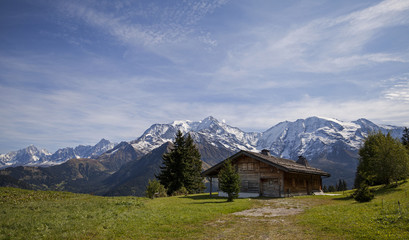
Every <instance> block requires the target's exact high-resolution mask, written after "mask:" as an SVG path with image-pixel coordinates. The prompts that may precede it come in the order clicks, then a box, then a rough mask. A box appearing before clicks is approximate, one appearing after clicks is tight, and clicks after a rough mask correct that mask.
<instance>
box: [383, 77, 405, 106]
mask: <svg viewBox="0 0 409 240" xmlns="http://www.w3.org/2000/svg"><path fill="white" fill-rule="evenodd" d="M385 85H386V90H384V97H385V98H387V99H390V100H393V101H399V102H400V101H401V102H405V103H409V74H408V73H407V74H403V75H400V76H397V77H392V78H390V79H389V80H388V81H385Z"/></svg>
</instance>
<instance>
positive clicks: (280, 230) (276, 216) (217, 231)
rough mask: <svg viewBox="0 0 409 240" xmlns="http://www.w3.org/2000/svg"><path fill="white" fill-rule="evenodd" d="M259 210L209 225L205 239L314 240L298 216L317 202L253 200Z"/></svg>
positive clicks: (249, 211) (293, 199)
mask: <svg viewBox="0 0 409 240" xmlns="http://www.w3.org/2000/svg"><path fill="white" fill-rule="evenodd" d="M251 201H256V204H255V205H256V207H255V208H252V209H248V210H245V211H241V212H236V213H233V214H230V215H225V216H223V217H222V218H221V219H218V220H216V221H213V222H209V223H207V224H206V225H207V229H208V233H207V235H206V237H205V239H303V240H304V239H314V235H313V233H310V232H309V231H308V230H306V229H304V228H303V227H302V226H299V225H297V224H296V216H297V214H300V213H302V212H304V211H305V210H306V209H308V208H310V207H312V206H315V205H317V204H320V202H319V201H314V199H308V200H307V199H300V198H276V199H253V200H251Z"/></svg>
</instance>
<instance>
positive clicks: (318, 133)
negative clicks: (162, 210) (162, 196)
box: [0, 117, 403, 195]
mask: <svg viewBox="0 0 409 240" xmlns="http://www.w3.org/2000/svg"><path fill="white" fill-rule="evenodd" d="M178 130H180V131H182V133H184V134H186V133H189V134H190V135H191V136H192V137H193V139H194V141H195V143H196V145H197V147H198V149H199V151H200V153H201V157H202V161H203V167H204V168H205V169H206V168H208V167H210V166H212V165H214V164H216V163H218V162H220V161H222V160H224V159H225V158H227V157H229V156H230V155H232V154H234V153H236V152H238V151H240V150H249V151H260V150H262V149H268V150H269V151H270V153H271V154H272V155H274V156H278V157H282V158H288V159H293V160H296V159H297V158H298V156H300V155H302V156H304V157H306V158H307V159H308V161H309V163H310V164H311V165H312V166H314V167H317V168H320V169H322V170H324V171H327V172H329V173H330V174H331V177H330V178H326V179H325V178H324V179H323V181H324V184H326V185H328V184H331V185H335V183H337V182H338V180H339V179H344V180H346V182H347V184H348V186H349V187H352V185H353V180H354V177H355V170H356V167H357V163H358V150H359V148H360V146H361V145H362V144H363V141H364V139H365V137H366V136H367V134H368V133H370V132H377V131H381V132H383V133H387V132H390V133H391V135H392V136H393V137H395V138H400V137H401V136H402V132H403V127H396V126H388V125H377V124H374V123H373V122H371V121H369V120H366V119H358V120H356V121H352V122H346V121H340V120H336V119H332V118H323V117H310V118H306V119H298V120H296V121H294V122H290V121H285V122H281V123H279V124H277V125H275V126H273V127H271V128H269V129H267V130H266V131H264V132H244V131H242V130H240V129H239V128H236V127H232V126H229V125H227V124H226V123H224V122H222V121H219V120H217V119H216V118H214V117H207V118H205V119H203V120H202V121H197V122H194V121H188V120H186V121H174V122H172V123H169V124H154V125H152V126H151V127H150V128H148V129H147V130H146V131H145V132H144V133H143V134H142V135H141V136H140V137H139V138H137V139H135V140H133V141H130V142H121V143H119V144H117V145H115V144H113V143H110V142H109V141H107V140H105V139H103V140H101V141H100V142H99V143H98V144H97V145H95V146H93V147H91V146H78V147H76V148H64V149H61V150H58V151H57V152H56V153H54V154H50V153H48V152H46V151H44V150H41V151H39V150H38V149H36V148H35V147H34V146H30V147H28V148H26V149H23V150H19V151H17V152H12V153H8V154H3V155H1V157H0V164H3V166H17V165H22V166H25V167H19V168H7V169H4V170H2V171H0V176H1V177H2V180H1V182H3V185H5V184H6V185H7V183H8V182H9V183H11V182H12V183H13V184H14V185H18V186H19V184H21V186H27V185H29V186H32V187H34V188H40V189H41V186H47V188H48V189H63V190H69V191H74V192H92V193H95V194H101V195H142V194H143V192H144V188H145V185H146V183H147V182H148V180H149V179H151V178H154V175H155V174H157V173H158V171H159V166H160V164H161V162H162V159H161V156H162V154H163V153H165V152H167V151H169V149H170V148H171V142H172V141H173V140H174V137H175V135H176V132H177V131H178ZM53 156H54V157H53ZM69 159H72V160H69ZM67 160H69V161H67ZM58 164H59V165H58ZM53 165H54V166H53ZM29 166H30V167H29ZM34 166H37V167H34ZM38 166H51V167H48V168H47V167H38ZM61 166H62V167H61ZM61 169H70V170H64V171H62V170H61ZM33 172H35V174H34V173H33ZM53 172H59V173H61V172H65V174H68V175H70V174H69V173H72V176H66V178H64V177H62V176H60V175H61V174H57V175H53ZM47 174H48V175H47ZM50 174H51V175H50ZM39 175H40V176H41V175H44V176H47V177H43V178H42V179H46V180H43V181H42V182H41V181H40V182H38V181H37V180H32V179H33V178H34V177H31V178H30V177H27V176H39ZM6 176H7V177H6ZM24 176H25V177H24ZM56 176H58V177H56ZM47 179H48V180H47ZM9 185H10V184H9Z"/></svg>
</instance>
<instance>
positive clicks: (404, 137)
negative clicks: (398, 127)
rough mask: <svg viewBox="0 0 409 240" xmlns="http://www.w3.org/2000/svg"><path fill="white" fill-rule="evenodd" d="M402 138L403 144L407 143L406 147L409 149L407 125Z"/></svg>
mask: <svg viewBox="0 0 409 240" xmlns="http://www.w3.org/2000/svg"><path fill="white" fill-rule="evenodd" d="M401 140H402V144H403V145H405V147H406V148H407V149H408V150H409V129H408V128H407V127H405V129H403V136H402V138H401Z"/></svg>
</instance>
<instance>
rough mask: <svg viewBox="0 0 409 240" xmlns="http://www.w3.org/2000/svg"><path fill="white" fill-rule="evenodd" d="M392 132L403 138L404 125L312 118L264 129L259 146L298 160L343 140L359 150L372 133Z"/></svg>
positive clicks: (353, 149) (353, 148) (348, 145)
mask: <svg viewBox="0 0 409 240" xmlns="http://www.w3.org/2000/svg"><path fill="white" fill-rule="evenodd" d="M377 131H382V132H383V133H387V132H388V131H390V132H391V134H392V136H393V137H399V138H400V137H401V135H402V131H403V128H401V127H393V126H378V125H376V124H374V123H372V122H370V121H368V120H366V119H359V120H357V121H353V122H343V121H339V120H336V119H331V118H319V117H310V118H307V119H298V120H297V121H295V122H288V121H286V122H281V123H279V124H277V125H275V126H274V127H272V128H270V129H268V130H267V131H265V132H263V133H262V135H261V138H260V139H259V141H258V142H257V149H269V150H271V152H272V153H273V154H274V155H276V156H280V157H284V158H290V159H297V157H298V156H299V155H304V156H306V157H307V159H308V158H309V157H310V159H311V158H312V157H313V156H314V155H316V154H319V153H320V152H323V151H326V152H328V151H332V145H334V144H336V143H342V144H343V145H344V146H345V148H348V149H349V150H352V151H357V150H358V149H359V148H360V146H361V145H362V143H363V140H364V138H365V137H366V136H367V135H368V133H370V132H377Z"/></svg>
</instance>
